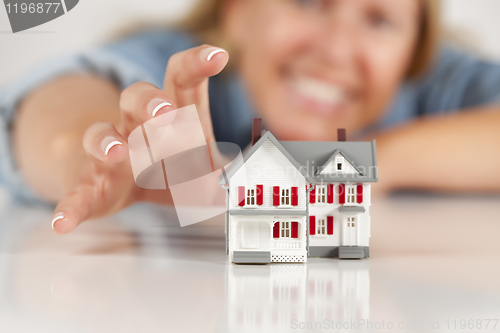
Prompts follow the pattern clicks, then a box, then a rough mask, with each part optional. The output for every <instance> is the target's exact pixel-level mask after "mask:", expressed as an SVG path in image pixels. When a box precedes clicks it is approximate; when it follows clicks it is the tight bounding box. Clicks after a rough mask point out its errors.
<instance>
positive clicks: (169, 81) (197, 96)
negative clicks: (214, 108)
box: [164, 45, 229, 142]
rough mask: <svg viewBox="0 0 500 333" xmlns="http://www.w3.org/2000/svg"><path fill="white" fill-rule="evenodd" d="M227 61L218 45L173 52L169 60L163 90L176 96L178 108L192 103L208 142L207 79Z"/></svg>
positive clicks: (210, 132) (209, 133) (211, 139)
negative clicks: (196, 110)
mask: <svg viewBox="0 0 500 333" xmlns="http://www.w3.org/2000/svg"><path fill="white" fill-rule="evenodd" d="M228 61H229V55H228V54H227V52H226V51H225V50H223V49H221V48H217V47H213V46H210V45H202V46H199V47H195V48H192V49H189V50H186V51H183V52H179V53H176V54H174V55H173V56H172V57H171V58H170V60H169V63H168V66H167V72H166V74H165V81H164V90H165V91H166V92H167V94H169V95H170V96H175V101H176V103H177V106H178V107H183V106H187V105H191V104H195V105H196V107H197V109H198V115H199V117H200V121H201V124H202V127H203V132H204V133H205V137H206V139H207V142H210V141H215V140H214V134H213V127H212V118H211V115H210V105H209V98H208V78H209V77H210V76H214V75H217V74H219V73H220V72H221V71H222V70H223V69H224V67H225V66H226V65H227V62H228Z"/></svg>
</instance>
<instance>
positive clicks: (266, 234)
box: [229, 215, 307, 255]
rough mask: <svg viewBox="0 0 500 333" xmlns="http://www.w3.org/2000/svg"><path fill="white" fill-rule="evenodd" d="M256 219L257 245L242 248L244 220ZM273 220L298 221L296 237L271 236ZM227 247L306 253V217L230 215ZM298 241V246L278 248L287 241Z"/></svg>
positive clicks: (233, 249) (275, 252) (235, 249)
mask: <svg viewBox="0 0 500 333" xmlns="http://www.w3.org/2000/svg"><path fill="white" fill-rule="evenodd" d="M251 221H256V222H259V247H258V248H257V249H246V248H242V247H241V245H242V238H243V234H242V232H243V228H242V225H243V223H244V222H251ZM274 221H279V222H283V221H290V222H292V221H293V222H298V223H299V228H298V238H292V239H288V238H287V239H283V238H273V230H272V223H273V222H274ZM229 223H230V227H229V230H230V232H229V249H230V252H233V251H239V250H242V251H246V250H248V251H271V254H280V255H284V254H304V255H305V254H306V240H307V238H306V229H307V224H306V218H305V216H263V215H261V216H245V215H232V216H230V218H229ZM297 242H298V243H299V245H298V248H289V249H288V248H281V249H280V248H279V245H280V244H281V245H286V244H287V243H297Z"/></svg>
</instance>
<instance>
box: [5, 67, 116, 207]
mask: <svg viewBox="0 0 500 333" xmlns="http://www.w3.org/2000/svg"><path fill="white" fill-rule="evenodd" d="M119 97H120V93H119V90H118V89H117V88H116V87H115V86H114V85H113V84H112V83H111V82H109V81H106V80H104V79H102V78H99V77H96V76H90V75H88V76H87V75H71V76H65V77H61V78H58V79H56V80H54V81H52V82H49V83H47V84H46V85H44V86H42V87H40V88H39V89H37V90H36V91H34V92H33V93H31V94H30V95H29V96H27V97H26V98H25V99H24V101H23V102H22V103H21V105H20V106H19V109H18V114H17V117H16V119H15V123H14V133H13V139H14V153H15V158H16V161H17V164H18V166H19V167H20V169H21V172H22V174H23V176H24V178H25V179H26V180H27V181H28V183H29V184H30V185H31V186H32V187H33V188H34V189H35V191H36V192H37V193H38V194H39V195H40V196H41V197H43V198H44V199H46V200H49V201H53V202H55V201H57V200H59V199H60V198H61V197H62V196H63V194H64V193H65V192H66V191H67V190H68V189H69V188H71V186H72V184H74V183H76V182H77V178H78V174H79V170H80V169H81V168H82V167H83V166H85V165H87V164H88V157H87V155H86V154H85V152H84V150H83V147H82V137H83V134H84V132H85V130H86V129H87V128H88V127H89V126H90V125H91V124H93V123H95V122H97V121H107V122H111V123H115V124H116V123H117V122H118V121H119V119H120V118H119V117H120V113H119Z"/></svg>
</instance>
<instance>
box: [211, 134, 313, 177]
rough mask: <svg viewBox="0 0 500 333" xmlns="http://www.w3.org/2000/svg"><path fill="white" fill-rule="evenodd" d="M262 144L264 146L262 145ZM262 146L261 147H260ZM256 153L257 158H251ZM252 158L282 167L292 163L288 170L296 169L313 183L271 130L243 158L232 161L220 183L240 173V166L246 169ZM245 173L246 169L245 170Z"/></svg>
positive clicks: (257, 168)
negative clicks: (272, 162)
mask: <svg viewBox="0 0 500 333" xmlns="http://www.w3.org/2000/svg"><path fill="white" fill-rule="evenodd" d="M262 146H264V147H262ZM261 148H262V149H261ZM255 154H257V158H253V157H254V155H255ZM266 154H267V155H266ZM250 160H253V161H256V160H257V161H258V160H260V161H261V162H264V164H269V162H270V161H274V162H276V163H278V164H275V166H281V167H284V166H286V165H292V166H293V167H294V169H291V168H287V169H288V170H293V171H298V173H299V174H300V175H302V177H303V178H305V179H307V181H309V183H315V181H314V178H313V177H312V175H310V174H309V173H308V172H307V170H306V169H305V168H303V167H302V166H301V165H300V164H299V163H298V162H297V161H296V160H295V159H294V158H293V157H292V155H290V153H289V152H288V151H287V150H286V149H285V148H284V147H283V146H282V144H281V143H280V142H279V141H278V140H276V138H275V137H274V135H272V134H271V132H269V131H268V132H266V133H265V134H264V135H263V136H262V137H261V138H260V140H259V141H258V142H257V143H256V144H255V145H253V146H252V147H251V148H250V150H249V151H248V152H247V153H246V154H245V156H244V157H243V160H242V161H241V160H239V161H237V162H236V163H234V162H233V163H232V164H231V165H230V166H229V167H228V168H227V169H226V172H224V173H223V175H222V176H221V178H220V184H221V185H223V184H227V183H228V182H229V180H231V178H233V177H234V176H235V175H236V174H237V173H241V172H240V170H241V168H244V169H247V168H248V165H249V164H247V162H248V161H250ZM252 163H253V162H252ZM260 169H261V168H260V167H256V168H255V170H260ZM245 174H246V170H245Z"/></svg>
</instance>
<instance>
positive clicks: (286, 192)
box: [281, 188, 291, 206]
mask: <svg viewBox="0 0 500 333" xmlns="http://www.w3.org/2000/svg"><path fill="white" fill-rule="evenodd" d="M290 192H291V191H290V189H289V188H284V189H282V190H281V205H282V206H290Z"/></svg>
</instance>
